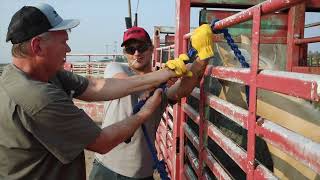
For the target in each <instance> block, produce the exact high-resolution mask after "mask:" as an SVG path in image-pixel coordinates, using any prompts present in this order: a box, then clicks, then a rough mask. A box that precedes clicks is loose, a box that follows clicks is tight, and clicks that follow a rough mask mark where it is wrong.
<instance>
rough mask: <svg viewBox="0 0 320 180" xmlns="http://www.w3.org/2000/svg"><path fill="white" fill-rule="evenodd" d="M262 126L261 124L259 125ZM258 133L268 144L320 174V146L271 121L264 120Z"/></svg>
mask: <svg viewBox="0 0 320 180" xmlns="http://www.w3.org/2000/svg"><path fill="white" fill-rule="evenodd" d="M259 124H260V123H259ZM256 132H257V134H258V135H260V136H261V137H263V139H265V140H266V141H267V142H268V143H270V144H272V145H274V146H275V147H277V148H279V149H280V150H282V151H284V152H286V153H288V154H290V155H291V156H293V157H295V159H297V160H299V161H300V162H302V163H303V164H305V165H306V166H308V167H310V168H311V169H313V170H314V171H315V172H317V173H318V174H320V144H319V143H316V142H314V141H312V140H310V139H308V138H306V137H304V136H302V135H300V134H297V133H295V132H292V131H290V130H288V129H286V128H284V127H282V126H279V125H277V124H275V123H273V122H271V121H269V120H262V123H261V126H256Z"/></svg>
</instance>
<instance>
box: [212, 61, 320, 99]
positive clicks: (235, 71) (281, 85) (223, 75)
mask: <svg viewBox="0 0 320 180" xmlns="http://www.w3.org/2000/svg"><path fill="white" fill-rule="evenodd" d="M206 75H211V76H212V77H214V78H218V79H223V80H227V81H231V82H235V83H241V84H245V85H248V84H249V79H250V70H249V69H246V68H229V67H213V68H212V71H211V73H210V72H208V73H207V74H206ZM276 84H277V86H276ZM257 87H258V88H262V89H266V90H270V91H275V92H279V93H283V94H287V95H290V96H295V97H300V98H304V99H307V100H312V101H319V98H320V97H319V96H320V75H314V74H303V73H295V72H285V71H273V70H262V71H261V72H260V73H259V74H258V75H257Z"/></svg>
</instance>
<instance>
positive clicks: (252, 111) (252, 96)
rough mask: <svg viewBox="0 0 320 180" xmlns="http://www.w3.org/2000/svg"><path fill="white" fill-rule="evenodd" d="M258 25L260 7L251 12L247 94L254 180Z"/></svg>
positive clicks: (250, 176)
mask: <svg viewBox="0 0 320 180" xmlns="http://www.w3.org/2000/svg"><path fill="white" fill-rule="evenodd" d="M260 24H261V7H260V6H257V7H256V8H255V9H254V11H253V24H252V46H251V48H252V54H251V57H252V64H251V71H250V83H249V84H250V93H249V117H248V143H247V152H248V155H247V163H246V164H247V179H248V180H253V179H254V168H255V164H254V162H255V139H256V138H255V126H256V118H257V117H256V110H257V82H256V77H257V72H258V68H259V46H260Z"/></svg>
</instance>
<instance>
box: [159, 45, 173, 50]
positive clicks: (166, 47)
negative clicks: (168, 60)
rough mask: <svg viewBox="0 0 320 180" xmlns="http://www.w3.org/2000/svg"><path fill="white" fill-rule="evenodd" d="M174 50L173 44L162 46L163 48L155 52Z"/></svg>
mask: <svg viewBox="0 0 320 180" xmlns="http://www.w3.org/2000/svg"><path fill="white" fill-rule="evenodd" d="M172 48H174V44H172V45H170V46H163V47H157V48H156V50H157V51H160V50H170V49H172Z"/></svg>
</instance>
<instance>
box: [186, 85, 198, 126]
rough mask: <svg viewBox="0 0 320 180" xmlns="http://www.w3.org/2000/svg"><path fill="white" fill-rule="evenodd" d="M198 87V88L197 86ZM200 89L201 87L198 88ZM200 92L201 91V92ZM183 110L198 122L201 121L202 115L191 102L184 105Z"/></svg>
mask: <svg viewBox="0 0 320 180" xmlns="http://www.w3.org/2000/svg"><path fill="white" fill-rule="evenodd" d="M195 89H198V88H195ZM195 89H194V90H193V91H195ZM198 90H199V89H198ZM199 93H200V92H199ZM183 111H184V112H185V113H186V114H187V115H188V116H189V117H190V118H191V119H192V120H193V121H194V122H195V123H196V124H198V125H199V123H200V115H199V113H198V112H196V110H194V109H193V108H192V107H191V106H190V105H189V104H184V105H183Z"/></svg>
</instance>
